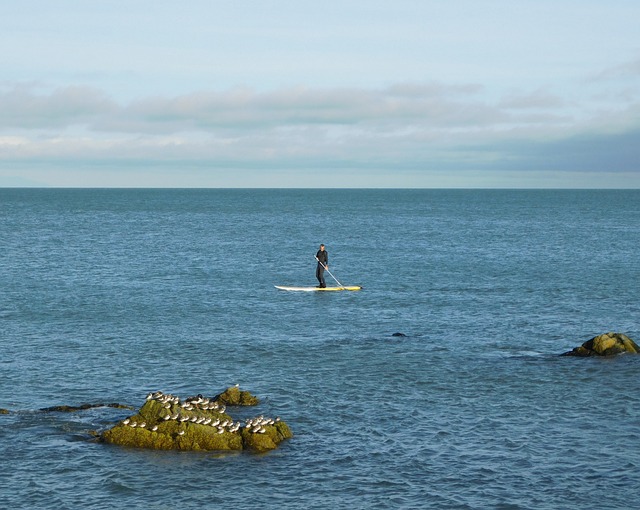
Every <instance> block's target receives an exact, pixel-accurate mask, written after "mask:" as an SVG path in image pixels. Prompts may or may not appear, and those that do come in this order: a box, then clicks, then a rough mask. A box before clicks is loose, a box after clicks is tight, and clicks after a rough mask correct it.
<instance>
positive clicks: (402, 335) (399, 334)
mask: <svg viewBox="0 0 640 510" xmlns="http://www.w3.org/2000/svg"><path fill="white" fill-rule="evenodd" d="M391 336H399V337H402V338H405V337H406V336H407V335H405V334H404V333H400V332H398V333H394V334H393V335H391Z"/></svg>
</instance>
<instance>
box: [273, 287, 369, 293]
mask: <svg viewBox="0 0 640 510" xmlns="http://www.w3.org/2000/svg"><path fill="white" fill-rule="evenodd" d="M275 288H276V289H280V290H294V291H299V292H316V291H324V292H327V291H329V292H330V291H338V290H360V289H362V287H358V286H357V285H350V286H347V287H323V288H320V287H289V286H287V285H276V286H275Z"/></svg>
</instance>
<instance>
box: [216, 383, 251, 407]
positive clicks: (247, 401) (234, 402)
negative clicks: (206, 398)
mask: <svg viewBox="0 0 640 510" xmlns="http://www.w3.org/2000/svg"><path fill="white" fill-rule="evenodd" d="M214 400H216V401H218V402H221V403H223V404H225V405H228V406H255V405H258V404H259V403H260V400H259V399H258V397H256V396H254V395H252V394H251V393H249V392H248V391H244V390H241V389H240V388H238V387H237V386H231V387H229V388H227V389H226V390H225V391H224V392H222V393H220V394H219V395H217V396H216V397H215V398H214Z"/></svg>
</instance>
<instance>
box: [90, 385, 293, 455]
mask: <svg viewBox="0 0 640 510" xmlns="http://www.w3.org/2000/svg"><path fill="white" fill-rule="evenodd" d="M236 389H237V388H236ZM158 393H159V392H158ZM198 402H199V400H198V401H194V400H192V401H191V402H190V399H187V400H186V401H185V402H182V403H180V402H176V401H174V400H169V401H167V400H163V399H162V398H159V399H157V398H155V397H154V398H151V397H148V399H147V401H146V402H145V404H144V405H143V406H142V407H141V408H140V410H139V411H138V413H136V414H135V415H133V416H130V417H129V418H127V419H125V420H122V421H121V422H119V423H118V424H116V425H115V426H114V427H112V428H111V429H109V430H106V431H105V432H103V433H102V435H101V440H102V441H104V442H106V443H111V444H117V445H121V446H128V447H135V448H149V449H156V450H190V451H212V450H244V449H246V450H251V451H255V452H264V451H268V450H273V449H274V448H276V447H277V446H278V445H279V444H280V443H281V442H282V441H283V440H284V439H289V438H291V437H293V434H292V433H291V430H290V429H289V427H288V426H287V425H286V424H285V423H284V422H282V421H279V420H277V421H276V420H267V419H265V421H268V422H269V425H266V426H264V427H259V429H260V430H259V432H256V433H254V432H252V430H253V428H250V427H248V426H246V425H245V426H244V427H243V426H242V424H241V423H240V422H234V421H233V419H232V418H231V416H229V415H228V414H226V412H223V411H224V409H225V408H224V406H220V404H219V403H218V402H215V403H212V404H211V405H212V406H213V408H210V406H209V404H208V403H207V404H204V403H202V404H200V403H198ZM260 419H263V417H260ZM256 420H257V419H256Z"/></svg>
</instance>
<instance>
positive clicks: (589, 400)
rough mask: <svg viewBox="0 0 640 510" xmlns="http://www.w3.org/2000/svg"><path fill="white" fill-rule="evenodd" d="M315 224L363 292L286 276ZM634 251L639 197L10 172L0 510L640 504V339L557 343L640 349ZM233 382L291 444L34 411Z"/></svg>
mask: <svg viewBox="0 0 640 510" xmlns="http://www.w3.org/2000/svg"><path fill="white" fill-rule="evenodd" d="M321 242H322V243H324V244H326V246H327V251H328V252H329V263H330V269H331V272H332V273H333V274H334V275H335V276H336V278H338V279H339V280H340V281H341V283H343V284H345V285H347V284H349V285H362V286H363V287H364V289H363V290H362V291H361V292H341V293H295V292H283V291H279V290H277V289H275V288H274V285H277V284H280V285H315V284H316V282H315V278H314V271H315V261H314V259H313V256H314V254H315V252H316V250H317V249H318V245H319V244H320V243H321ZM639 246H640V191H638V190H627V191H615V190H607V191H598V190H553V191H549V190H545V191H543V190H137V189H136V190H97V189H95V190H94V189H84V190H77V189H68V190H65V189H0V352H1V354H0V374H1V378H0V408H4V409H8V410H9V411H10V413H9V414H5V415H0V455H1V457H2V460H1V462H0V508H58V509H66V508H69V509H75V508H83V509H87V508H89V509H93V508H115V507H118V508H145V509H171V508H202V507H208V508H218V507H223V506H224V507H229V508H234V507H236V508H237V507H240V508H251V507H255V508H309V509H315V508H317V509H324V508H424V509H431V508H433V509H449V508H451V509H486V508H495V509H561V508H572V509H573V508H575V509H587V508H589V509H591V508H593V509H602V508H608V509H618V508H619V509H623V508H624V509H627V508H634V507H637V506H638V503H639V502H640V496H639V493H640V443H639V441H640V392H639V391H638V382H639V377H638V374H639V373H640V357H636V356H632V355H622V356H618V357H615V358H608V359H592V358H588V359H578V358H571V357H560V356H558V355H559V354H561V353H563V352H565V351H568V350H571V349H572V348H573V347H576V346H577V345H580V344H581V343H583V342H584V341H586V340H588V339H590V338H592V337H593V336H595V335H598V334H601V333H605V332H608V331H617V332H623V333H626V334H627V335H629V336H630V337H631V338H632V339H634V340H636V341H637V342H640V325H639V322H638V321H639V312H640V305H639V303H640V287H639V283H640V252H639V250H638V247H639ZM328 281H331V279H330V278H329V279H328ZM394 333H403V334H404V335H405V336H394ZM236 383H238V384H240V386H241V387H242V388H243V389H246V390H249V391H250V392H251V393H253V394H255V395H257V396H258V397H260V398H261V404H260V405H259V406H258V408H257V409H251V410H238V411H232V412H231V414H232V415H234V416H242V415H243V414H246V413H249V415H256V414H266V415H269V416H276V415H277V416H281V417H282V419H283V420H284V421H286V422H287V423H288V424H289V426H290V428H291V429H292V431H293V433H294V437H293V439H291V440H288V441H286V442H284V443H282V444H281V446H280V448H278V449H277V450H275V451H273V452H270V453H268V454H264V455H255V454H247V453H241V454H238V453H234V454H228V453H227V454H225V453H220V452H210V453H193V452H164V451H161V452H158V451H145V450H136V449H127V448H122V447H118V446H113V445H105V444H101V443H99V442H96V441H94V440H93V436H92V433H91V431H98V432H100V431H103V430H105V429H107V428H109V427H111V426H112V425H113V424H115V423H116V422H117V421H118V420H120V419H122V418H124V417H125V416H127V415H129V414H131V411H127V410H123V409H114V408H110V407H99V408H93V409H89V410H85V411H78V412H75V413H61V412H48V411H43V410H42V409H44V408H47V407H50V406H55V405H76V406H77V405H81V404H84V403H111V402H118V403H120V404H127V405H132V406H135V407H138V406H140V405H142V403H143V401H144V398H145V395H146V394H147V392H149V391H155V390H162V391H165V392H170V393H173V394H176V395H180V396H183V397H186V396H189V395H194V394H197V393H203V394H206V395H211V396H212V395H215V394H217V393H219V392H220V391H222V390H223V389H225V388H226V387H227V386H229V385H232V384H236Z"/></svg>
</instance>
